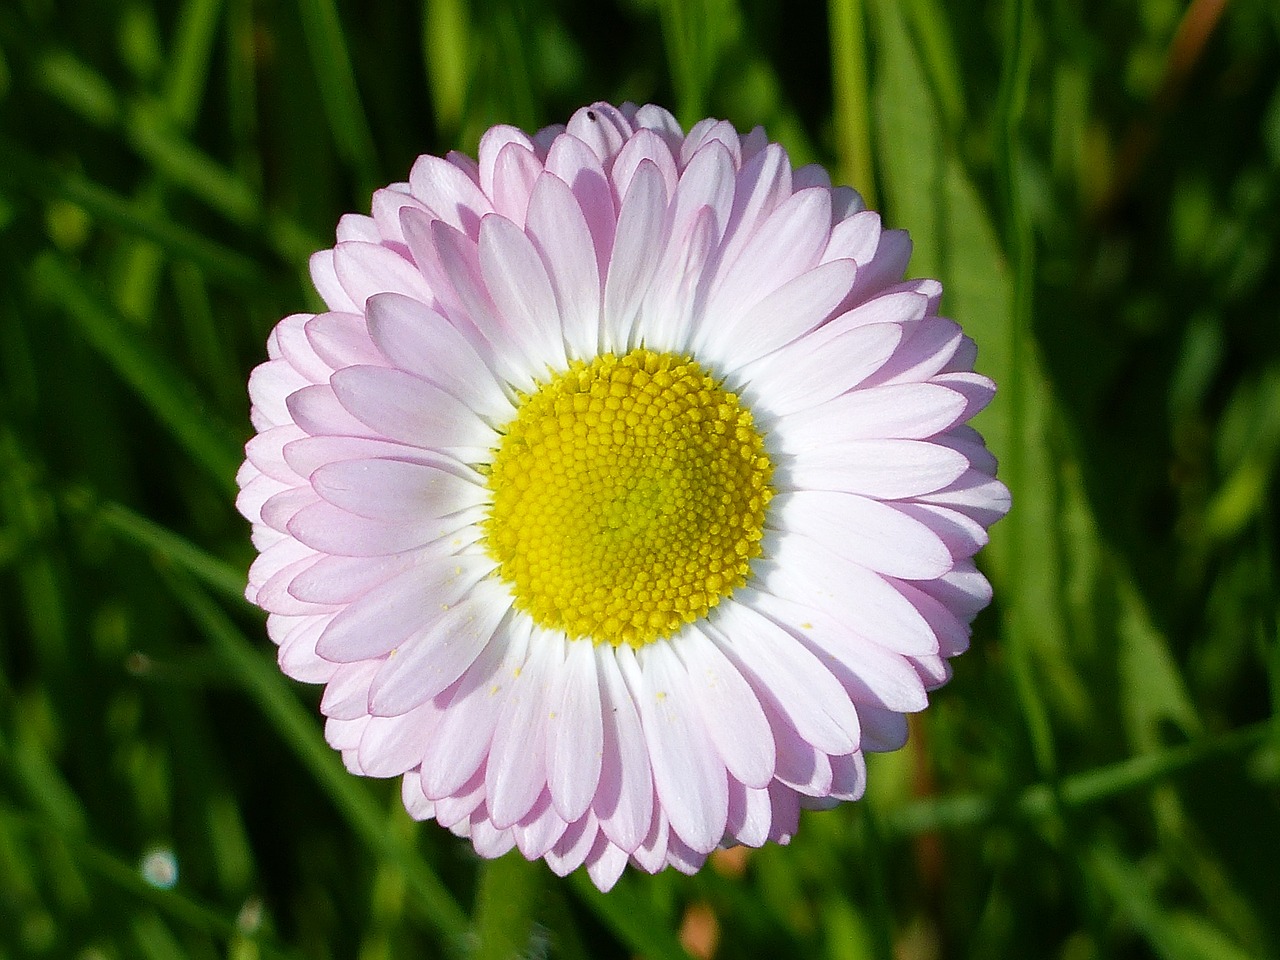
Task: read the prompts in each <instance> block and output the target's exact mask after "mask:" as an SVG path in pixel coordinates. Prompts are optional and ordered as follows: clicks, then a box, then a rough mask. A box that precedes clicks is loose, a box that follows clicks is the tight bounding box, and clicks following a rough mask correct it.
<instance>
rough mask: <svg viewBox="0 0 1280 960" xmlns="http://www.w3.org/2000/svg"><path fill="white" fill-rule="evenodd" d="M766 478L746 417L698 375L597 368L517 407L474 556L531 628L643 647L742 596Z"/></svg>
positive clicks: (585, 368)
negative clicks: (490, 569)
mask: <svg viewBox="0 0 1280 960" xmlns="http://www.w3.org/2000/svg"><path fill="white" fill-rule="evenodd" d="M772 473H773V466H772V464H771V463H770V462H769V458H768V456H767V455H766V454H765V452H764V441H763V439H762V438H761V436H760V433H759V432H758V431H757V430H756V428H755V424H754V423H753V421H752V419H751V414H750V412H749V411H748V410H746V408H744V407H743V406H742V404H741V403H740V402H739V401H738V398H737V396H736V395H734V394H732V393H729V392H728V391H726V390H725V389H724V388H723V387H722V386H721V385H720V384H719V383H717V382H716V381H715V380H714V379H713V378H712V377H710V376H708V375H707V373H706V371H704V370H703V369H702V368H701V367H700V366H698V364H697V363H696V362H694V361H693V360H690V359H688V358H686V357H680V356H675V355H673V354H667V353H654V352H652V351H650V350H644V349H640V350H632V351H631V352H630V353H627V354H625V355H623V356H620V357H619V356H615V355H613V354H604V355H602V356H599V357H597V358H596V359H594V360H593V361H591V362H590V363H583V362H577V363H575V364H574V365H573V366H572V367H571V368H570V369H569V370H567V371H565V372H564V373H560V374H557V375H556V376H554V377H553V378H552V379H551V381H550V382H548V383H546V384H545V385H543V386H541V387H539V388H538V389H537V390H536V391H534V392H533V393H530V394H527V395H525V396H523V397H522V398H521V401H520V404H519V411H518V412H517V414H516V417H515V419H514V420H513V421H512V422H511V423H510V424H509V425H508V426H507V430H506V435H505V436H504V437H503V439H502V441H501V443H499V445H498V448H497V451H496V454H495V456H494V460H493V464H492V466H491V467H490V470H489V488H490V491H491V492H492V495H493V506H492V509H491V512H490V514H489V517H488V519H487V520H486V521H485V527H484V539H485V545H486V547H487V549H488V550H489V553H490V555H491V556H493V558H494V559H495V560H497V561H498V562H499V564H500V567H499V573H500V575H501V576H502V577H503V579H505V580H506V581H507V583H509V584H510V585H511V587H512V589H513V592H514V594H515V603H516V606H517V607H519V608H520V609H521V610H524V611H525V612H526V613H528V614H529V615H530V616H531V617H533V619H534V620H535V621H536V622H537V623H539V624H540V625H542V626H544V627H548V628H555V629H559V630H563V631H564V632H565V633H567V634H568V635H569V636H570V637H575V638H589V639H591V640H593V641H595V642H598V643H599V642H608V643H613V644H618V643H628V644H631V645H632V646H642V645H644V644H646V643H650V642H652V641H654V640H658V639H660V638H663V637H667V636H670V635H671V634H673V633H675V632H676V631H677V630H678V629H679V628H680V627H681V625H683V624H685V623H691V622H692V621H694V620H696V619H698V618H699V617H701V616H703V615H704V614H706V613H707V611H709V610H710V609H711V608H712V607H714V606H715V605H716V604H717V603H719V602H720V601H721V600H722V599H723V598H725V597H727V596H728V595H729V594H730V593H732V592H733V591H734V590H735V589H736V588H738V587H740V586H742V585H743V584H744V583H745V582H746V580H747V575H748V573H749V572H750V564H751V561H752V559H754V558H755V557H757V556H759V554H760V537H761V531H762V529H763V526H764V515H765V507H766V505H767V504H768V502H769V498H770V496H771V495H772V494H771V491H770V489H769V480H770V477H771V475H772Z"/></svg>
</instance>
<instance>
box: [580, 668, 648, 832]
mask: <svg viewBox="0 0 1280 960" xmlns="http://www.w3.org/2000/svg"><path fill="white" fill-rule="evenodd" d="M594 653H595V660H596V671H597V674H598V676H599V677H600V714H601V718H602V720H603V721H604V723H603V733H604V741H603V743H604V757H603V761H602V764H601V769H600V785H599V791H598V792H597V794H596V796H595V799H594V800H593V801H592V809H593V810H594V811H595V814H596V816H597V817H598V818H599V819H600V826H601V829H603V830H604V832H605V833H606V834H607V835H608V837H609V839H610V840H612V841H613V842H614V843H616V844H617V845H618V846H619V847H621V848H622V849H623V850H625V851H626V852H627V853H631V852H632V851H633V850H635V849H636V847H638V846H639V845H640V844H641V843H643V842H644V839H645V836H646V835H647V834H648V832H649V825H650V822H651V821H652V819H653V774H652V772H651V768H650V764H649V751H648V748H647V747H646V746H645V740H644V731H643V729H642V728H641V726H640V714H639V713H638V712H637V710H636V704H635V699H634V698H633V697H632V695H631V691H630V690H628V689H627V685H626V683H625V681H624V680H623V678H622V673H621V671H620V668H619V666H618V661H617V655H616V654H615V652H614V649H613V648H612V647H610V646H608V645H607V644H600V645H599V646H596V647H595V650H594Z"/></svg>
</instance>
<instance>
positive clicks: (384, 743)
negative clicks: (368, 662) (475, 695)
mask: <svg viewBox="0 0 1280 960" xmlns="http://www.w3.org/2000/svg"><path fill="white" fill-rule="evenodd" d="M439 717H440V708H439V706H438V705H436V704H434V703H431V702H429V701H428V702H426V703H423V704H422V705H421V706H419V707H417V708H416V709H414V710H411V711H409V712H408V713H405V714H400V715H397V716H391V717H377V716H375V717H370V718H369V722H368V724H367V725H366V726H365V728H364V733H362V734H361V736H360V746H359V747H358V748H357V750H358V754H359V757H360V767H361V769H363V770H364V773H365V776H369V777H398V776H400V775H401V774H402V773H404V772H405V771H407V770H412V769H413V768H414V767H416V766H418V764H420V763H421V762H422V754H423V752H424V751H425V750H426V748H427V743H428V742H430V740H431V734H432V732H433V731H434V730H435V726H436V723H437V722H438V721H439Z"/></svg>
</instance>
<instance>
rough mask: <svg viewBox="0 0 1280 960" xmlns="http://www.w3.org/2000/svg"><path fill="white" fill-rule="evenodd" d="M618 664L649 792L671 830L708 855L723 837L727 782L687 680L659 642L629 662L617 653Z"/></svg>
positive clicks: (625, 650)
mask: <svg viewBox="0 0 1280 960" xmlns="http://www.w3.org/2000/svg"><path fill="white" fill-rule="evenodd" d="M618 662H619V665H620V666H621V667H622V670H623V674H624V675H625V676H626V678H627V685H628V687H630V689H631V691H632V693H633V695H634V696H635V698H636V702H637V705H638V706H639V708H640V719H641V724H642V726H643V728H644V735H645V743H646V744H648V747H649V758H650V762H651V763H652V765H653V782H654V786H655V787H656V789H657V791H658V797H659V798H660V799H661V800H662V807H663V810H664V811H665V812H666V815H667V817H668V818H669V819H670V821H671V829H672V830H673V831H674V832H675V833H676V834H678V835H679V836H680V837H681V839H683V840H684V841H685V843H687V844H689V846H690V847H692V848H693V849H694V850H696V851H699V852H701V853H709V852H710V851H711V850H713V849H715V846H716V844H718V843H719V842H720V838H721V837H722V836H723V835H724V825H725V821H726V819H727V817H728V815H729V794H728V781H727V779H726V772H725V766H724V761H722V760H721V759H720V757H719V756H718V755H717V753H716V749H715V747H714V745H713V744H712V742H711V739H710V737H709V736H708V735H707V731H706V728H705V727H704V726H703V723H702V718H701V714H700V710H699V707H698V704H697V701H696V694H695V693H694V691H693V689H692V687H691V686H690V684H689V678H688V675H687V674H686V672H685V669H684V667H683V665H682V664H681V663H680V661H679V660H678V659H677V657H676V655H675V653H674V651H672V650H671V649H670V647H669V646H668V645H667V644H666V643H664V642H658V643H656V644H650V645H649V646H647V647H643V648H641V649H640V651H638V654H637V655H634V656H633V655H632V652H631V649H630V648H629V647H621V648H619V650H618Z"/></svg>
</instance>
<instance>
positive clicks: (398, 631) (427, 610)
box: [316, 557, 492, 663]
mask: <svg viewBox="0 0 1280 960" xmlns="http://www.w3.org/2000/svg"><path fill="white" fill-rule="evenodd" d="M490 569H492V561H490V560H488V558H485V557H444V558H431V559H429V560H426V561H424V562H423V563H421V564H420V565H419V566H416V567H414V568H412V569H410V570H407V571H405V572H404V573H402V574H400V575H399V576H397V577H394V578H392V579H391V580H388V581H387V582H386V583H384V584H382V585H381V586H378V587H375V588H374V589H372V590H370V591H369V592H368V593H367V594H365V595H364V596H363V597H361V598H360V599H359V600H356V601H354V602H353V603H351V605H350V606H348V607H346V608H345V609H344V610H343V611H342V612H341V613H339V614H338V615H337V616H336V617H334V618H333V621H332V622H331V623H330V624H329V625H328V627H326V628H325V631H324V633H323V634H321V636H320V639H319V641H318V642H317V644H316V649H317V651H318V652H319V653H320V655H321V656H323V657H324V658H325V659H327V660H332V661H334V662H335V663H351V662H353V661H355V660H365V659H368V658H369V657H381V656H383V655H385V654H387V653H389V652H390V651H392V650H394V649H395V648H396V647H398V646H399V645H400V644H402V643H403V642H404V641H405V640H407V639H408V638H409V637H411V636H413V635H414V633H415V632H417V631H419V630H422V629H424V628H426V627H428V626H429V625H430V624H432V623H435V622H438V621H439V620H440V619H441V618H442V616H443V614H444V613H445V611H444V610H441V609H440V608H441V606H442V605H448V606H452V605H453V604H455V603H457V602H458V601H459V600H460V599H461V598H462V597H463V596H465V595H466V594H467V592H469V591H470V590H471V589H473V587H474V585H475V583H476V581H478V580H479V579H480V578H481V577H483V576H484V575H485V574H486V573H488V571H489V570H490Z"/></svg>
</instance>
